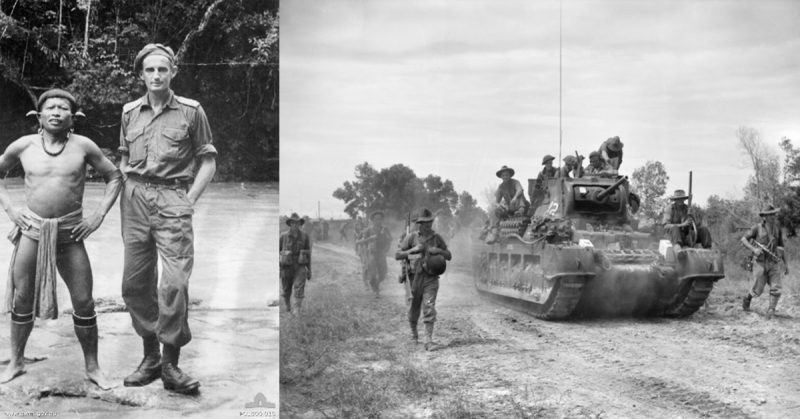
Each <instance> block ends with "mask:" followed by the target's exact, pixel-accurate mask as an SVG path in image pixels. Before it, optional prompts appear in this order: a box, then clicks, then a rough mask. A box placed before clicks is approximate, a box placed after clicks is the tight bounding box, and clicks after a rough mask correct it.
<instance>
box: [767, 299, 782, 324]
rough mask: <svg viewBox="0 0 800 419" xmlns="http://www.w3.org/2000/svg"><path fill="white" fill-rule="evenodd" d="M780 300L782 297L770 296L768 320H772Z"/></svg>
mask: <svg viewBox="0 0 800 419" xmlns="http://www.w3.org/2000/svg"><path fill="white" fill-rule="evenodd" d="M779 298H781V297H780V296H778V295H770V296H769V308H768V309H767V320H771V319H772V317H773V316H774V315H775V307H777V306H778V299H779Z"/></svg>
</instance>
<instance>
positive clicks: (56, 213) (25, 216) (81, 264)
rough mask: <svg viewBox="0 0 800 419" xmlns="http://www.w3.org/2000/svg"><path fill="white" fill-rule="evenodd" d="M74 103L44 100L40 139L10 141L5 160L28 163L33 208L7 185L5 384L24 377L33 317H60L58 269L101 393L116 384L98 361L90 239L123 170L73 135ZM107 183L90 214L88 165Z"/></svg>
mask: <svg viewBox="0 0 800 419" xmlns="http://www.w3.org/2000/svg"><path fill="white" fill-rule="evenodd" d="M76 112H77V104H76V101H75V98H74V97H73V96H72V94H70V93H69V92H66V91H64V90H60V89H52V90H48V91H46V92H44V93H43V94H42V95H41V96H40V97H39V101H38V103H37V115H38V117H39V124H40V126H41V128H40V131H39V133H38V134H32V135H26V136H24V137H21V138H19V139H18V140H16V141H14V142H13V143H11V145H9V146H8V148H7V149H6V151H5V152H4V153H3V155H1V156H0V170H2V171H3V172H7V171H9V170H10V169H11V168H13V167H14V166H15V165H16V164H17V163H22V169H23V170H24V171H25V204H26V208H24V209H16V208H14V207H13V206H12V205H11V199H10V197H9V195H8V191H7V190H6V187H5V184H4V183H0V204H2V206H3V209H5V211H6V212H7V213H8V218H10V219H11V221H12V222H13V223H14V229H13V230H12V232H11V234H10V235H9V238H11V239H12V241H13V243H14V245H15V246H14V251H13V254H12V256H11V268H10V269H9V273H10V275H9V278H8V287H7V288H6V300H5V311H7V312H11V336H10V340H11V344H10V345H9V347H10V348H11V358H10V360H9V363H8V367H7V368H6V369H5V371H3V373H2V374H0V383H5V382H8V381H10V380H12V379H14V378H15V377H17V376H19V375H21V374H24V373H25V368H24V366H25V356H24V354H25V345H26V343H27V341H28V337H29V336H30V334H31V330H32V329H33V321H34V317H35V316H38V317H40V318H46V319H47V318H53V319H54V318H56V317H57V316H58V307H57V299H56V269H57V270H58V272H60V273H61V277H62V278H63V279H64V282H65V283H66V284H67V288H68V289H69V293H70V297H71V299H72V309H73V312H72V322H73V325H74V329H75V335H76V336H77V337H78V342H80V344H81V349H82V350H83V356H84V362H85V367H86V378H88V379H89V380H90V381H92V382H93V383H95V384H97V386H99V387H100V388H102V389H104V390H105V389H109V388H111V387H112V386H113V385H112V383H111V382H110V381H108V379H107V378H106V377H105V375H104V374H103V372H102V371H101V370H100V366H99V365H98V362H97V340H98V336H97V314H95V311H94V299H93V298H92V268H91V265H90V264H89V258H88V256H87V254H86V248H85V247H84V244H83V241H84V239H86V237H88V236H89V235H90V234H92V232H94V231H95V230H97V228H99V227H100V224H101V223H102V222H103V218H104V217H105V215H106V214H107V213H108V211H109V210H110V209H111V206H112V205H114V201H116V199H117V195H118V194H119V190H120V188H121V187H122V173H120V171H119V169H117V168H116V167H115V166H114V164H113V163H112V162H111V161H110V160H108V158H106V157H105V155H103V152H102V151H101V150H100V148H99V147H98V146H97V145H96V144H95V143H94V142H92V140H90V139H89V138H86V137H84V136H81V135H75V134H72V125H73V115H74V114H75V113H76ZM87 163H88V164H89V165H91V166H92V167H93V168H94V169H95V170H97V172H98V173H100V174H101V175H103V178H104V179H105V181H106V189H105V194H104V196H103V200H102V201H101V202H100V206H99V207H98V208H97V211H95V212H94V213H93V214H91V215H90V216H88V217H86V218H84V216H83V190H84V186H85V184H86V164H87Z"/></svg>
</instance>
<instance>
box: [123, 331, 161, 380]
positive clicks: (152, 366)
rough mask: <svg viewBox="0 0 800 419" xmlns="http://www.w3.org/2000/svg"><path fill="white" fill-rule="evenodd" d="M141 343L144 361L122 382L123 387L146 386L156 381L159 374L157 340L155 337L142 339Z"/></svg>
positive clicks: (159, 353) (159, 361) (159, 363)
mask: <svg viewBox="0 0 800 419" xmlns="http://www.w3.org/2000/svg"><path fill="white" fill-rule="evenodd" d="M142 343H143V346H144V359H142V362H141V363H139V366H138V367H136V371H134V372H133V373H132V374H131V375H129V376H127V377H125V379H124V380H123V381H122V383H123V384H124V385H125V387H141V386H146V385H148V384H150V383H152V382H153V381H155V380H157V379H158V377H159V376H160V374H161V351H160V348H159V344H158V338H156V337H155V336H151V337H147V338H143V339H142Z"/></svg>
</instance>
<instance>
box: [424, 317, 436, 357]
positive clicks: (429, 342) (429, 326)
mask: <svg viewBox="0 0 800 419" xmlns="http://www.w3.org/2000/svg"><path fill="white" fill-rule="evenodd" d="M434 349H436V344H435V343H433V323H425V350H426V351H432V350H434Z"/></svg>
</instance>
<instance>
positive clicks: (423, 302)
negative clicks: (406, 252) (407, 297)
mask: <svg viewBox="0 0 800 419" xmlns="http://www.w3.org/2000/svg"><path fill="white" fill-rule="evenodd" d="M416 281H419V282H416ZM438 293H439V277H438V276H434V277H429V276H426V275H425V274H417V275H416V276H415V277H414V279H413V284H412V286H411V307H409V308H408V321H409V322H411V323H417V321H419V314H420V309H422V322H423V323H433V322H435V321H436V295H437V294H438Z"/></svg>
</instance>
